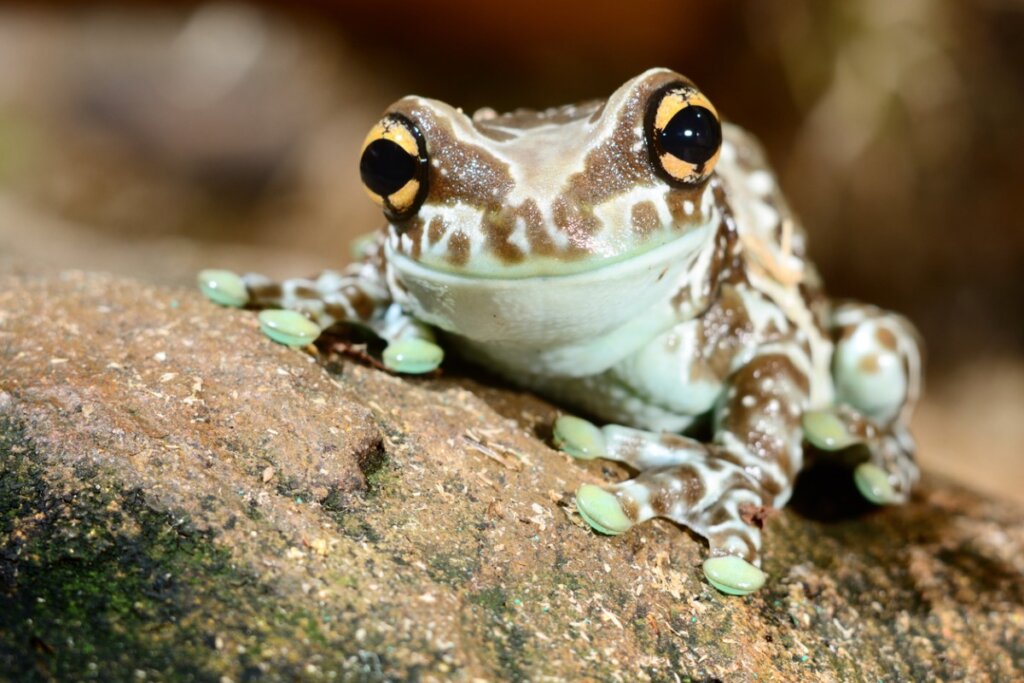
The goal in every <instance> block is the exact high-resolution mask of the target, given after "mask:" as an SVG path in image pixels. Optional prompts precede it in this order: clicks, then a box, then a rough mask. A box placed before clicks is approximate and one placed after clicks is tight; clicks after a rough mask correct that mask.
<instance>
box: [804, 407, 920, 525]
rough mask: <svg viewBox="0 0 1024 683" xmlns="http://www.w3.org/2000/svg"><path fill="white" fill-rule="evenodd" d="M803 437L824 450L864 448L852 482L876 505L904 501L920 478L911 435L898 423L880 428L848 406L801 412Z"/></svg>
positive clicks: (894, 503)
mask: <svg viewBox="0 0 1024 683" xmlns="http://www.w3.org/2000/svg"><path fill="white" fill-rule="evenodd" d="M803 430H804V438H806V439H807V441H808V442H809V443H811V444H812V445H814V446H816V447H817V448H819V449H821V450H824V451H840V450H844V449H846V448H849V447H850V446H857V445H859V446H863V447H864V448H866V449H867V452H868V460H867V462H862V463H860V464H859V465H857V467H856V468H855V469H854V471H853V481H854V483H855V484H856V485H857V490H859V491H860V493H861V495H863V496H864V497H865V498H866V499H868V500H869V501H870V502H872V503H874V504H875V505H897V504H900V503H905V502H906V501H907V500H908V499H909V497H910V490H911V489H912V488H913V486H914V484H916V483H917V480H918V479H919V478H920V470H919V469H918V467H917V463H915V462H914V457H913V452H914V444H913V441H912V440H911V438H910V435H909V434H908V433H907V432H905V431H902V430H900V429H899V427H898V426H897V425H893V426H890V427H888V428H882V427H879V426H878V425H876V424H875V423H874V422H873V421H871V420H869V419H868V418H866V417H864V416H863V415H861V414H860V413H859V412H857V411H856V410H855V409H853V408H851V407H849V406H839V407H837V408H831V409H827V410H816V411H809V412H807V413H804V416H803Z"/></svg>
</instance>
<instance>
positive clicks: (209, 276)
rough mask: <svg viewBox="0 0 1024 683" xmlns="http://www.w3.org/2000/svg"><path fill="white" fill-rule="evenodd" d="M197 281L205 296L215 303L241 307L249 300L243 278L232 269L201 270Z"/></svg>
mask: <svg viewBox="0 0 1024 683" xmlns="http://www.w3.org/2000/svg"><path fill="white" fill-rule="evenodd" d="M196 281H197V282H198V284H199V291H201V292H202V293H203V296H205V297H206V298H207V299H209V300H210V301H212V302H214V303H215V304H220V305H221V306H231V307H232V308H241V307H242V306H244V305H245V304H246V303H248V301H249V292H248V290H246V288H245V283H244V282H242V278H240V277H239V276H238V275H235V274H234V273H232V272H231V271H230V270H201V271H199V275H197V276H196Z"/></svg>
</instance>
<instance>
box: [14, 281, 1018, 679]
mask: <svg viewBox="0 0 1024 683" xmlns="http://www.w3.org/2000/svg"><path fill="white" fill-rule="evenodd" d="M0 359H2V363H3V365H2V366H0V368H2V369H0V471H2V473H3V474H2V477H0V676H4V675H6V676H7V678H8V679H9V680H81V679H90V680H110V681H113V680H127V679H130V678H133V677H134V678H135V679H137V680H141V679H142V678H145V679H147V680H196V681H206V680H210V681H224V680H231V681H256V680H347V679H354V680H392V679H420V680H441V679H449V678H450V679H454V680H467V681H469V680H495V681H496V680H578V679H581V678H583V679H590V680H624V681H632V680H664V681H676V680H692V681H705V680H715V679H721V680H725V681H748V680H750V681H752V680H761V681H764V680H823V681H860V680H863V681H881V680H885V681H897V680H925V679H936V678H937V679H946V680H951V679H954V680H955V679H962V680H971V681H981V680H1013V679H1019V678H1021V677H1022V676H1024V513H1022V512H1021V511H1020V510H1018V509H1015V508H1013V507H1010V506H1008V505H1006V504H1005V503H1001V502H993V501H986V500H984V499H981V498H980V497H978V496H976V495H974V494H972V493H970V492H967V491H965V490H962V489H960V488H957V487H955V486H952V485H950V484H948V483H946V482H943V481H937V480H935V479H931V480H928V481H927V482H926V483H925V485H924V486H922V487H921V490H920V492H919V493H918V494H917V495H916V496H915V499H914V501H913V502H912V504H910V505H908V506H906V507H904V508H899V509H887V510H881V511H870V510H864V509H863V506H860V507H859V508H858V507H857V506H854V510H853V511H854V512H856V513H857V514H855V515H845V516H843V515H837V514H835V513H836V512H837V511H838V512H844V511H847V510H848V508H847V507H845V506H846V504H847V501H854V500H856V498H855V497H854V496H852V495H851V493H852V491H851V490H850V487H849V482H848V476H840V477H835V476H834V475H835V471H832V472H829V471H828V470H820V471H818V472H817V473H816V474H813V475H809V476H808V477H807V480H806V481H805V482H804V484H803V486H802V490H803V491H804V492H805V493H804V494H802V495H800V496H798V499H799V500H798V501H797V502H798V504H797V505H796V506H794V507H795V508H796V509H797V510H799V512H797V511H794V510H792V509H788V510H786V511H784V512H782V513H781V514H778V515H775V516H773V517H771V518H770V519H769V520H768V522H767V525H768V527H769V530H768V536H767V548H766V558H765V568H766V570H767V571H768V573H769V575H770V579H769V584H768V585H767V586H766V587H765V589H763V590H762V591H761V592H760V593H758V594H756V595H753V596H750V597H746V598H731V597H726V596H723V595H720V594H719V593H717V592H716V591H714V590H713V589H711V588H710V587H709V586H708V585H707V584H706V583H705V582H704V581H703V580H702V578H701V572H700V562H701V559H702V557H703V554H704V552H705V548H704V546H703V545H702V543H701V542H699V540H697V539H695V538H694V537H692V536H690V535H688V534H686V533H683V532H681V531H680V530H679V529H678V528H676V527H674V526H673V525H671V524H669V523H664V522H660V521H659V522H655V523H652V524H649V525H646V526H643V527H641V528H637V529H634V530H632V531H631V532H629V533H627V534H625V535H623V536H621V537H617V538H605V537H601V536H597V535H595V534H593V533H591V532H590V531H589V530H588V529H587V528H585V527H584V526H583V525H582V523H581V522H580V521H579V518H578V517H577V516H576V515H575V513H574V510H573V507H572V496H571V492H572V491H573V490H574V489H575V487H576V486H577V485H578V484H579V483H580V482H583V481H593V482H599V481H602V480H604V479H606V478H616V477H621V476H622V474H623V473H622V472H621V470H618V469H616V468H615V467H613V466H612V465H609V464H607V463H601V462H595V463H589V464H587V465H581V464H578V463H576V462H573V461H572V460H571V459H570V458H568V457H567V456H565V455H562V454H560V453H557V452H555V451H553V450H551V449H550V448H549V447H548V446H547V445H546V442H545V440H544V438H543V437H544V436H545V434H546V431H547V426H548V425H549V424H550V423H551V420H552V418H553V416H554V415H555V409H554V408H553V407H551V406H550V405H548V404H546V403H544V402H542V401H540V400H539V399H536V398H533V397H532V396H529V395H524V394H522V393H519V392H515V391H512V390H508V389H505V388H502V387H501V386H500V385H499V384H497V383H495V382H493V381H490V380H487V379H481V378H480V377H479V376H478V375H476V376H475V377H476V378H473V377H474V375H473V373H472V372H469V371H465V372H464V371H462V370H460V369H458V368H456V369H455V370H453V371H450V372H449V373H448V375H447V376H445V377H443V378H426V379H404V378H398V377H393V376H389V375H387V374H384V373H382V372H379V371H377V370H373V369H370V368H367V367H364V366H362V365H360V364H357V363H355V362H352V361H349V360H345V359H339V358H334V357H330V356H329V355H327V354H323V355H321V356H320V357H317V356H314V355H311V354H309V353H305V352H302V351H294V350H289V349H286V348H283V347H280V346H276V345H274V344H272V343H271V342H269V341H268V340H267V339H265V338H264V337H263V336H262V335H261V334H260V333H259V332H258V329H257V323H256V319H255V316H253V315H252V314H251V313H248V312H245V311H226V310H221V309H217V308H216V307H214V306H213V305H212V304H209V303H207V302H206V301H204V300H202V299H201V297H200V296H199V295H198V294H196V293H193V292H188V291H183V290H174V289H161V288H156V287H150V286H145V285H142V284H139V283H138V282H133V281H130V280H119V279H114V278H110V277H106V276H99V275H88V274H83V273H78V272H66V273H61V274H59V275H48V276H36V277H15V276H7V277H5V278H2V277H0ZM837 482H838V483H841V484H842V486H839V487H838V489H835V488H832V487H833V486H834V485H835V484H836V483H837ZM823 491H824V492H825V494H824V495H821V496H820V497H819V499H817V500H815V494H820V493H821V492H823ZM833 491H838V492H837V493H832V492H833Z"/></svg>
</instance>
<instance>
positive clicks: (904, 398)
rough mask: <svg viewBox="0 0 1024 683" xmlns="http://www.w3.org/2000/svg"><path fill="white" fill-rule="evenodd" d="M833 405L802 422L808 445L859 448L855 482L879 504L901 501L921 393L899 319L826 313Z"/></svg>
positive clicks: (866, 311)
mask: <svg viewBox="0 0 1024 683" xmlns="http://www.w3.org/2000/svg"><path fill="white" fill-rule="evenodd" d="M830 328H831V332H832V337H833V341H834V342H835V353H834V356H833V363H832V374H833V376H834V380H835V387H836V406H835V407H834V408H831V409H828V410H822V411H814V412H810V413H808V414H806V415H805V416H804V420H803V422H804V431H805V433H806V436H807V440H808V441H809V442H811V443H812V444H814V445H815V446H817V447H818V448H820V449H823V450H827V451H834V450H841V449H845V448H847V447H849V446H853V445H855V444H859V445H862V446H864V447H866V449H867V451H868V460H867V462H864V463H862V464H860V465H858V466H857V468H856V470H855V471H854V481H855V482H856V484H857V488H858V489H859V490H860V492H861V493H862V494H863V495H864V497H865V498H867V499H868V500H870V501H871V502H873V503H875V504H878V505H886V504H896V503H903V502H906V500H907V499H908V497H909V496H910V490H911V488H912V487H913V485H914V484H915V483H916V482H917V480H918V478H919V477H920V472H919V470H918V467H917V464H916V463H915V462H914V442H913V439H912V438H911V437H910V434H909V432H908V431H907V422H908V421H909V419H910V415H911V413H912V412H913V410H914V406H915V404H916V402H917V397H918V396H919V395H920V391H921V350H920V343H919V341H918V337H917V333H916V332H915V331H914V328H913V327H912V326H911V325H910V323H909V322H908V321H907V320H906V319H905V318H903V317H902V316H899V315H896V314H893V313H889V312H887V311H883V310H881V309H879V308H876V307H874V306H868V305H864V304H856V303H846V304H842V305H839V306H837V307H836V308H835V309H834V310H833V311H832V316H831V320H830Z"/></svg>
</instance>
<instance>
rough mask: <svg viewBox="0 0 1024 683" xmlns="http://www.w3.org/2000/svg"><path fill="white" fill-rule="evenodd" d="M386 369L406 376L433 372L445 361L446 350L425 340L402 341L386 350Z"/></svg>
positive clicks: (384, 357)
mask: <svg viewBox="0 0 1024 683" xmlns="http://www.w3.org/2000/svg"><path fill="white" fill-rule="evenodd" d="M383 360H384V367H386V368H387V369H388V370H391V371H392V372H398V373H402V374H404V375H422V374H424V373H427V372H432V371H434V370H436V369H437V368H438V366H439V365H441V361H443V360H444V349H442V348H441V347H440V346H438V345H437V344H435V343H434V342H430V341H427V340H425V339H402V340H399V341H396V342H393V343H391V344H388V346H387V348H386V349H384V355H383Z"/></svg>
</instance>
